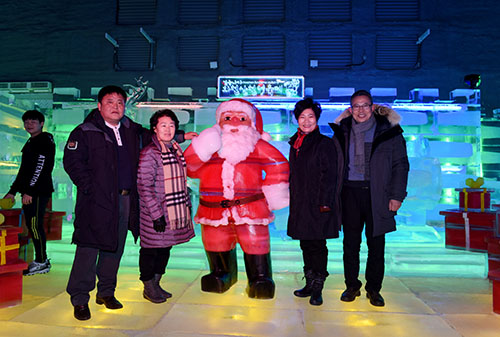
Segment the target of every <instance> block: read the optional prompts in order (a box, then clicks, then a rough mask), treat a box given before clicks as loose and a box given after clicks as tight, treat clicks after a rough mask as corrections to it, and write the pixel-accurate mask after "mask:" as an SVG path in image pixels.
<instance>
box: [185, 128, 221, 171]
mask: <svg viewBox="0 0 500 337" xmlns="http://www.w3.org/2000/svg"><path fill="white" fill-rule="evenodd" d="M191 145H192V147H193V150H194V152H195V153H196V155H198V157H199V158H200V160H201V161H203V162H206V161H208V160H209V159H210V158H211V157H212V155H213V154H214V153H215V152H217V151H219V149H220V148H221V146H222V137H221V129H220V127H219V125H217V124H216V125H214V126H212V127H211V128H208V129H205V130H203V131H202V132H200V135H199V136H198V137H195V138H193V140H192V141H191Z"/></svg>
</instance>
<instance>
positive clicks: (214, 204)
mask: <svg viewBox="0 0 500 337" xmlns="http://www.w3.org/2000/svg"><path fill="white" fill-rule="evenodd" d="M264 198H265V196H264V193H259V194H254V195H252V196H249V197H245V198H241V199H235V200H227V199H225V200H221V201H206V200H203V199H200V205H202V206H205V207H209V208H229V207H233V206H238V205H244V204H248V203H250V202H253V201H257V200H260V199H264Z"/></svg>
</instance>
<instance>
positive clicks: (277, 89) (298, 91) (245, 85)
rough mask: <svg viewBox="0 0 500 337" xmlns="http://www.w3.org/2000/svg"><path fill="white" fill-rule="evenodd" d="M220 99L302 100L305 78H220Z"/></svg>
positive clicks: (218, 82)
mask: <svg viewBox="0 0 500 337" xmlns="http://www.w3.org/2000/svg"><path fill="white" fill-rule="evenodd" d="M217 96H218V97H219V98H255V99H271V100H274V99H302V98H303V97H304V76H219V77H218V78H217Z"/></svg>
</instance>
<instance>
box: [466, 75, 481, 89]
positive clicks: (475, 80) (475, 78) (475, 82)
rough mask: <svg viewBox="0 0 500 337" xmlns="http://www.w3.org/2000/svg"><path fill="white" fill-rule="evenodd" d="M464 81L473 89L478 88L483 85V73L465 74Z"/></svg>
mask: <svg viewBox="0 0 500 337" xmlns="http://www.w3.org/2000/svg"><path fill="white" fill-rule="evenodd" d="M464 83H465V84H467V85H468V86H469V88H471V89H477V88H479V86H480V85H481V75H479V74H468V75H465V76H464Z"/></svg>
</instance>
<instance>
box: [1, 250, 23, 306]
mask: <svg viewBox="0 0 500 337" xmlns="http://www.w3.org/2000/svg"><path fill="white" fill-rule="evenodd" d="M27 267H28V264H27V263H26V262H24V261H23V260H20V259H16V260H15V261H13V262H11V263H9V264H6V265H3V266H0V284H1V285H2V286H0V308H4V307H10V306H13V305H17V304H19V303H21V301H22V298H23V270H24V269H26V268H27Z"/></svg>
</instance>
